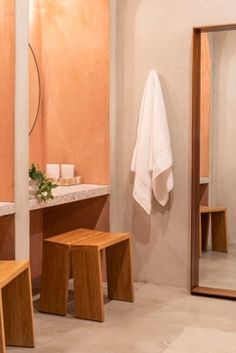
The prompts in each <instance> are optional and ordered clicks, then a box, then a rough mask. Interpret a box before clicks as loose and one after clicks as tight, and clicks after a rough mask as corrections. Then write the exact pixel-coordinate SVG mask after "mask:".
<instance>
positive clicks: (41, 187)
mask: <svg viewBox="0 0 236 353" xmlns="http://www.w3.org/2000/svg"><path fill="white" fill-rule="evenodd" d="M29 177H30V179H32V180H34V181H35V182H36V184H37V187H38V191H37V197H38V200H39V201H47V200H50V199H53V195H52V190H53V189H54V188H56V187H57V184H55V183H53V182H52V181H51V180H49V179H47V178H46V175H45V174H44V173H43V172H41V171H40V170H38V169H37V168H36V166H35V165H34V164H32V165H31V168H30V169H29Z"/></svg>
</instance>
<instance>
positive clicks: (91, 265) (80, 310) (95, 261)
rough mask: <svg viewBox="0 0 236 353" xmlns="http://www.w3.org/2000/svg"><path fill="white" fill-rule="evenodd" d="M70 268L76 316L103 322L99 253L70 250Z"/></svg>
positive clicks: (79, 248) (89, 250)
mask: <svg viewBox="0 0 236 353" xmlns="http://www.w3.org/2000/svg"><path fill="white" fill-rule="evenodd" d="M72 267H73V275H74V297H75V313H76V316H77V317H79V318H81V319H88V320H94V321H104V308H103V306H104V304H103V292H102V269H101V256H100V251H99V250H98V249H97V248H96V247H94V248H92V247H90V248H89V247H86V246H84V247H83V246H78V247H77V248H76V249H73V250H72Z"/></svg>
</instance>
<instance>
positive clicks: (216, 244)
mask: <svg viewBox="0 0 236 353" xmlns="http://www.w3.org/2000/svg"><path fill="white" fill-rule="evenodd" d="M200 215H201V217H200V220H201V223H200V241H199V247H200V253H201V250H202V251H206V250H207V243H208V232H209V219H210V217H211V233H212V250H213V251H220V252H225V253H227V252H228V245H227V227H226V208H222V207H208V206H201V207H200Z"/></svg>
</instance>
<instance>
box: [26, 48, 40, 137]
mask: <svg viewBox="0 0 236 353" xmlns="http://www.w3.org/2000/svg"><path fill="white" fill-rule="evenodd" d="M28 46H29V134H31V132H32V131H33V128H34V126H35V124H36V121H37V117H38V113H39V107H40V97H41V87H40V76H39V68H38V63H37V60H36V56H35V53H34V51H33V48H32V47H31V45H30V44H29V45H28Z"/></svg>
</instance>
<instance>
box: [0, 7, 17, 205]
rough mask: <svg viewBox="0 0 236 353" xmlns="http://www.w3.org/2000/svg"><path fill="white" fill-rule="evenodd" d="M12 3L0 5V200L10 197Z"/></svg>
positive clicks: (11, 180)
mask: <svg viewBox="0 0 236 353" xmlns="http://www.w3.org/2000/svg"><path fill="white" fill-rule="evenodd" d="M14 36H15V34H14V0H2V1H1V6H0V53H1V59H0V166H1V183H0V200H1V201H13V197H14V196H13V194H14V190H13V187H14V72H15V52H14V43H15V40H14Z"/></svg>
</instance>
